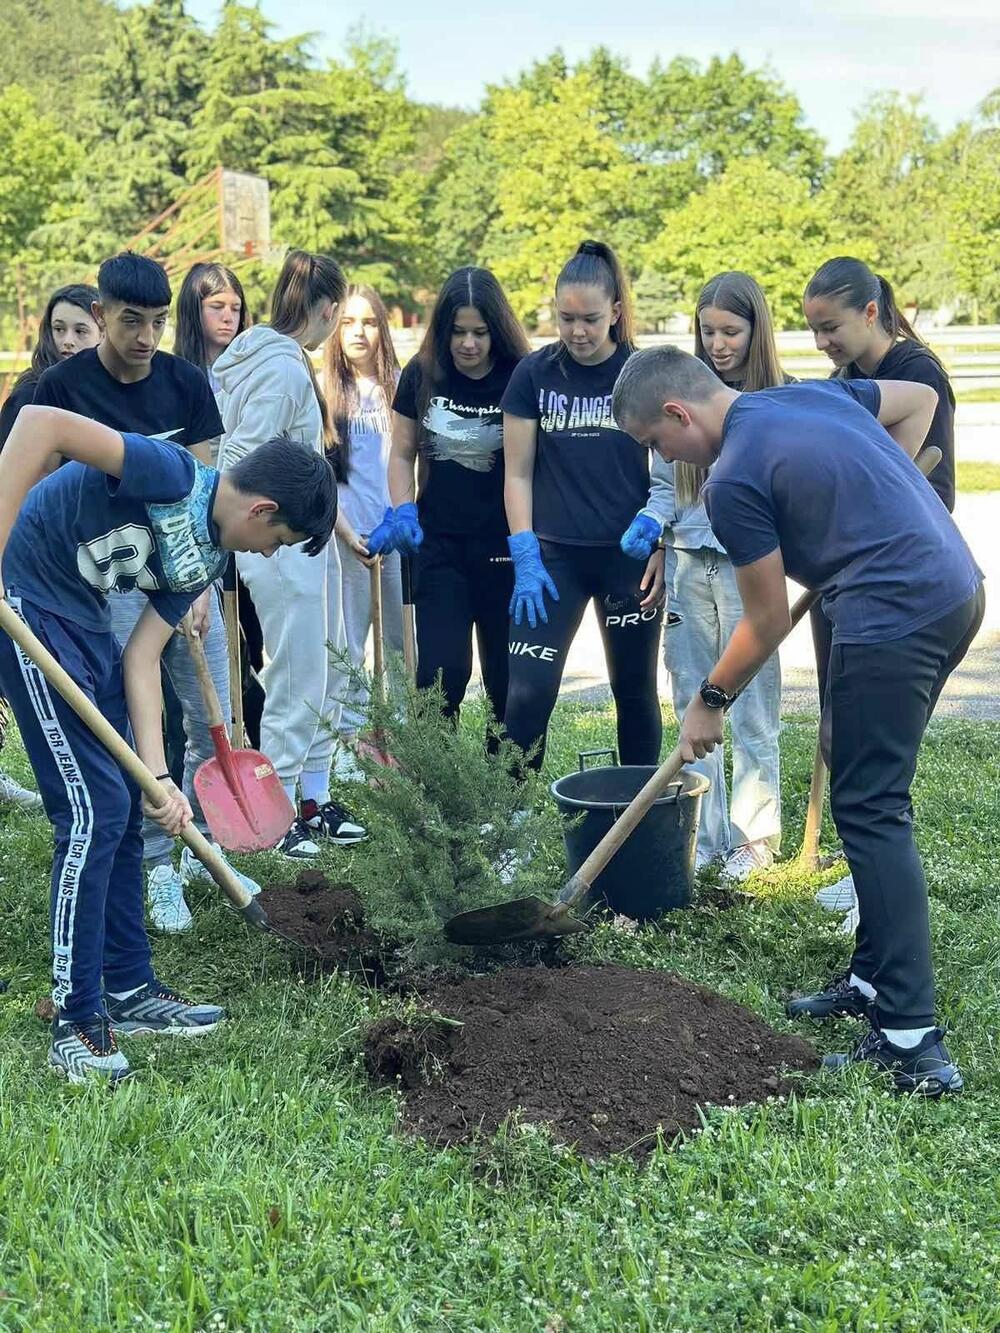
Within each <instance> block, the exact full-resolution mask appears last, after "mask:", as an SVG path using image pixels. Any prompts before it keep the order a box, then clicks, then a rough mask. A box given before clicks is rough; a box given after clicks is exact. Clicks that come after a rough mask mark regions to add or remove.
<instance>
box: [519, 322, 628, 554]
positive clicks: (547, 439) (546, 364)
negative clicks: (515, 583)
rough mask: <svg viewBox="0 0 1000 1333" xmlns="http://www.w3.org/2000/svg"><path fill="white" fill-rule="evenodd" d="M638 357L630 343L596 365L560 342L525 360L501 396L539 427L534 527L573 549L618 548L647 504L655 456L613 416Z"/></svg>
mask: <svg viewBox="0 0 1000 1333" xmlns="http://www.w3.org/2000/svg"><path fill="white" fill-rule="evenodd" d="M631 354H632V348H631V347H628V346H627V345H625V344H624V343H623V344H621V345H619V346H618V347H616V348H615V351H614V352H613V354H612V355H611V356H609V357H608V359H607V360H606V361H602V362H601V363H600V365H597V366H582V365H580V363H579V362H578V361H574V360H573V358H572V357H571V356H570V355H569V353H568V352H567V351H566V350H565V348H564V347H563V346H562V344H561V343H554V344H552V345H550V346H549V347H543V348H541V349H540V350H539V351H537V352H532V353H531V355H530V356H526V357H525V358H524V360H523V361H522V362H521V363H520V365H519V366H518V367H517V369H516V370H515V371H514V373H513V375H512V376H511V378H510V384H509V385H508V386H507V392H506V393H505V394H504V396H503V410H504V411H505V412H509V413H510V415H511V416H515V417H524V418H526V419H528V420H534V421H537V422H538V441H537V446H536V449H535V475H534V482H533V486H532V514H533V518H532V527H533V529H534V532H535V534H536V535H537V536H538V537H541V538H544V539H545V540H546V541H551V542H564V543H566V544H567V545H569V546H617V545H618V542H619V541H620V539H621V535H622V533H623V532H624V531H625V529H626V528H627V527H628V525H629V524H630V523H631V522H632V520H633V518H635V514H636V510H638V509H641V508H642V507H643V505H645V504H647V503H648V502H649V457H648V454H647V452H646V450H645V449H641V448H640V447H639V446H638V445H637V444H636V442H635V440H633V439H632V437H631V436H630V435H626V434H625V432H624V431H621V430H619V429H618V427H617V425H616V424H615V419H614V417H613V416H612V414H611V393H612V390H613V389H614V387H615V380H616V379H617V378H618V375H619V373H620V371H621V368H622V366H623V365H624V364H625V362H626V361H627V360H628V358H629V356H630V355H631Z"/></svg>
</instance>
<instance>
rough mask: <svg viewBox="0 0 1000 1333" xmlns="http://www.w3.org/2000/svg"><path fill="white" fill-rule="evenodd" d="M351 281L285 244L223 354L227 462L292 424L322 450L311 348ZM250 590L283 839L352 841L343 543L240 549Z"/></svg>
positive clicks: (304, 848)
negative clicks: (319, 550)
mask: <svg viewBox="0 0 1000 1333" xmlns="http://www.w3.org/2000/svg"><path fill="white" fill-rule="evenodd" d="M346 290H347V284H346V282H345V279H344V275H343V273H342V271H341V269H340V266H339V265H338V264H337V263H336V262H335V261H334V260H333V259H330V258H328V257H327V256H325V255H311V254H308V253H306V252H305V251H303V250H292V251H290V252H289V254H288V256H287V258H286V259H285V263H284V265H283V267H282V270H281V273H280V275H279V277H278V282H277V285H276V286H275V289H274V295H273V297H272V299H271V322H270V324H269V325H266V324H258V325H256V326H255V327H254V328H251V329H247V330H246V332H245V333H241V334H240V335H239V337H237V338H235V339H234V340H233V342H232V343H231V344H230V346H229V347H228V348H227V349H226V351H225V352H223V354H222V356H220V357H219V359H218V361H216V363H215V366H214V370H215V375H216V378H217V380H218V385H219V390H218V401H219V410H220V412H221V414H222V423H223V428H224V430H225V435H224V438H223V443H222V450H221V453H220V459H219V466H220V469H221V470H222V471H225V470H226V469H227V468H229V467H232V466H233V464H234V463H236V462H238V461H239V459H241V458H242V457H244V455H246V454H248V453H249V452H250V451H251V450H252V449H256V448H257V446H258V445H261V444H264V443H266V442H267V441H268V440H272V439H274V438H275V437H276V436H281V435H285V436H288V437H289V438H291V439H293V440H298V441H300V442H302V443H304V444H309V445H311V446H312V448H314V449H315V450H316V451H317V452H318V453H321V452H323V450H324V447H325V445H326V443H327V440H328V438H329V434H330V431H329V421H328V413H327V408H326V402H325V400H324V398H323V395H322V393H321V391H320V388H319V385H318V383H317V380H316V376H315V373H314V371H313V368H312V363H311V361H310V360H309V356H308V352H309V351H313V350H315V349H316V348H317V347H320V346H321V345H322V344H323V343H324V342H325V341H326V339H327V338H328V337H329V336H330V334H331V332H332V331H333V329H334V327H335V325H336V323H337V318H338V314H339V306H340V303H341V302H342V301H343V299H344V293H345V292H346ZM236 564H237V569H238V570H239V573H240V577H241V578H242V579H243V582H244V583H245V585H246V587H247V589H248V591H249V593H250V597H251V599H252V601H253V604H254V608H255V610H256V612H257V617H258V619H259V620H260V625H261V630H262V631H263V636H264V654H265V657H266V659H267V662H266V665H265V667H264V670H263V673H262V683H263V686H264V693H265V702H264V713H263V717H262V719H261V729H260V731H261V749H262V750H263V751H264V753H265V754H266V755H267V756H268V758H269V759H270V760H271V762H272V763H273V764H274V767H275V770H276V772H277V774H278V776H279V778H280V779H281V783H282V785H283V786H284V788H285V790H286V792H287V793H288V796H289V799H290V800H292V802H293V803H294V801H295V798H296V793H297V789H299V790H300V792H301V802H300V805H299V807H298V817H297V818H296V820H295V821H294V823H293V824H292V827H291V828H290V829H289V830H288V832H287V833H286V834H285V836H284V838H283V839H282V840H281V842H280V843H279V844H278V850H279V851H281V852H283V853H284V854H285V855H286V856H290V857H293V858H295V859H299V860H302V859H308V858H310V857H313V856H316V855H318V853H319V846H318V843H319V842H320V841H321V840H327V841H332V842H335V843H338V844H340V845H342V846H343V845H347V844H349V843H352V842H357V841H359V840H360V839H362V838H363V837H364V836H365V831H364V829H363V828H361V827H360V825H358V824H357V823H355V821H354V820H353V819H352V818H351V817H350V815H349V814H348V812H347V811H346V810H344V809H343V807H341V806H339V805H337V804H336V803H335V802H333V801H331V800H330V768H331V764H332V759H333V748H334V737H335V735H336V732H337V729H338V726H339V723H340V712H341V699H342V697H343V695H344V693H345V688H346V678H345V673H344V671H343V669H342V668H340V667H339V666H338V665H337V663H336V662H335V661H334V660H332V658H331V654H330V650H329V649H328V646H327V645H328V644H329V645H332V648H333V650H334V651H337V650H340V651H343V649H344V647H345V643H346V641H345V635H344V618H343V610H342V602H341V568H340V557H339V554H338V552H337V544H336V542H335V541H331V542H330V543H329V545H328V546H327V548H326V550H325V551H324V552H323V554H322V555H321V556H316V557H315V558H310V557H309V556H307V555H305V554H304V552H303V551H302V550H301V549H299V548H298V547H285V548H283V549H282V550H280V551H278V552H277V553H276V554H275V555H273V556H271V557H265V556H260V555H253V554H241V555H239V556H237V561H236Z"/></svg>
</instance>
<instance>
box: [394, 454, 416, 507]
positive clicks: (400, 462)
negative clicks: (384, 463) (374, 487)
mask: <svg viewBox="0 0 1000 1333" xmlns="http://www.w3.org/2000/svg"><path fill="white" fill-rule="evenodd" d="M414 459H415V455H414V454H413V453H411V452H410V451H409V450H408V449H403V448H401V447H399V446H398V445H397V444H396V443H395V442H393V446H392V451H391V452H390V454H389V499H390V500H391V502H392V506H393V508H394V509H398V508H399V506H400V505H405V504H412V503H413V501H414V500H415V499H416V498H417V489H416V485H415V484H414V479H413V464H414Z"/></svg>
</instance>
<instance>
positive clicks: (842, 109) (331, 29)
mask: <svg viewBox="0 0 1000 1333" xmlns="http://www.w3.org/2000/svg"><path fill="white" fill-rule="evenodd" d="M188 7H189V10H190V12H191V13H193V14H194V15H195V16H196V17H197V18H199V19H200V20H202V21H203V22H205V23H208V24H211V23H212V22H213V21H214V19H215V17H216V16H217V14H218V11H219V8H220V5H219V0H188ZM262 7H263V10H264V13H265V14H266V15H267V17H268V18H269V19H271V20H272V21H273V22H274V23H275V25H276V28H277V31H278V32H279V33H280V34H282V35H292V34H297V33H301V32H315V33H317V34H318V36H317V41H316V47H315V49H316V51H317V53H318V54H320V55H336V54H337V53H338V52H339V50H340V49H341V46H342V42H343V38H344V34H345V32H346V31H347V29H348V28H349V27H350V26H351V25H353V24H356V23H359V22H363V23H365V24H367V25H368V26H369V27H370V28H371V29H373V30H374V31H377V32H380V33H384V34H386V35H388V36H391V37H393V38H394V39H395V40H396V42H397V43H398V46H399V50H400V58H401V63H402V66H403V68H404V69H405V71H406V74H407V81H408V86H409V88H410V91H411V93H412V94H413V95H414V96H415V97H417V98H419V99H421V100H424V101H437V102H445V103H451V104H455V105H462V106H470V107H474V106H476V105H477V104H478V101H479V97H480V94H481V92H482V89H483V86H484V85H485V84H486V83H489V82H497V81H499V80H501V79H503V78H505V77H509V76H512V75H514V74H516V73H517V72H518V70H520V69H523V68H524V66H525V65H527V64H529V63H530V62H531V61H532V60H534V59H536V58H538V57H541V56H544V55H547V54H548V53H549V52H551V51H552V50H554V49H555V47H557V46H561V47H562V48H563V49H564V50H565V51H566V53H567V55H568V56H569V57H570V58H571V59H572V58H574V57H579V56H583V55H585V54H586V53H587V52H588V51H589V50H591V49H592V48H593V47H594V46H597V45H601V44H603V45H606V46H608V47H610V48H611V49H612V50H614V51H616V52H618V53H619V54H621V55H623V56H625V57H626V58H627V59H628V60H629V61H630V62H631V65H632V68H633V70H635V71H636V72H639V73H641V72H642V71H643V70H644V69H645V68H646V66H647V65H648V64H649V62H650V61H651V60H652V59H653V58H654V57H656V56H659V57H660V58H661V59H662V60H669V59H670V58H671V57H673V56H674V55H689V56H693V57H695V58H696V59H698V60H701V61H704V60H706V59H707V58H708V57H709V56H711V55H714V54H717V53H724V54H727V53H728V52H730V51H732V50H735V51H738V52H739V54H740V55H741V56H742V57H743V58H744V60H745V61H746V62H747V63H748V64H750V65H752V66H760V65H762V64H764V63H765V62H766V63H769V64H770V66H771V67H772V68H773V69H774V71H775V72H776V73H777V74H778V75H779V76H780V77H781V78H782V80H783V81H784V82H785V83H786V84H787V85H788V86H789V87H791V88H792V89H793V91H794V92H795V93H797V95H798V97H799V100H800V101H801V103H802V105H803V107H804V108H805V112H806V116H807V119H808V121H809V123H810V124H811V125H812V126H813V127H814V128H815V129H817V130H819V132H820V133H821V134H823V135H824V136H825V137H826V139H827V140H828V141H829V143H830V146H831V148H833V149H834V150H837V149H839V148H841V147H842V146H843V144H844V142H845V140H846V138H847V136H848V135H849V134H850V129H851V124H852V114H851V113H852V111H853V110H854V109H856V108H857V107H858V106H859V105H860V104H861V103H862V102H863V101H864V100H865V98H866V97H868V96H869V95H871V94H872V93H874V92H878V91H880V90H883V89H890V88H891V89H897V90H898V91H901V92H907V93H909V92H914V93H916V92H923V93H925V94H926V98H927V108H928V110H929V111H930V113H931V114H932V115H933V116H934V118H935V119H936V120H937V121H938V123H939V124H941V125H942V126H943V127H945V128H949V127H950V126H951V125H953V124H954V123H955V121H957V120H959V119H961V118H962V117H964V116H968V115H969V114H970V113H971V111H972V110H973V108H974V107H975V105H976V104H977V102H979V101H980V100H981V99H982V98H983V97H984V96H985V95H986V94H987V93H988V92H990V91H991V90H992V89H993V88H995V87H997V86H998V85H1000V4H998V3H997V2H996V0H839V2H838V0H828V3H826V4H820V3H817V0H801V3H798V4H796V0H786V2H785V3H781V4H779V3H774V2H773V0H763V2H762V3H755V0H695V2H694V3H686V4H679V3H677V0H660V3H657V2H656V0H633V2H632V3H631V4H627V3H621V2H620V0H619V3H616V4H611V3H608V0H603V2H599V0H576V3H574V4H568V3H564V2H563V0H495V3H494V4H491V5H484V4H475V3H466V4H464V5H463V4H462V3H460V2H459V3H456V0H448V2H447V3H445V0H423V3H421V2H420V0H379V3H378V4H377V5H372V4H366V3H359V2H358V0H335V2H334V3H331V0H263V5H262Z"/></svg>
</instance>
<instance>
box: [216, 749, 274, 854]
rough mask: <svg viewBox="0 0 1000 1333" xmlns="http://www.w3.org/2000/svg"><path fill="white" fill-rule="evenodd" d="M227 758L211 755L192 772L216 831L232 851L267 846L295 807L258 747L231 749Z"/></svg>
mask: <svg viewBox="0 0 1000 1333" xmlns="http://www.w3.org/2000/svg"><path fill="white" fill-rule="evenodd" d="M226 760H227V762H226V763H225V765H223V763H222V762H221V761H220V760H219V759H218V758H216V759H208V760H206V761H205V763H203V764H202V765H201V767H200V768H199V769H198V772H197V773H196V774H195V775H194V789H195V791H196V792H197V794H198V800H199V801H200V802H201V808H202V810H203V811H204V814H205V820H206V822H207V824H208V827H209V828H210V829H211V830H212V837H213V838H215V840H216V842H219V843H221V844H222V846H223V847H225V849H226V851H229V852H262V851H265V850H266V849H267V848H268V847H273V846H274V845H275V843H276V842H277V841H278V840H279V839H280V838H283V837H284V835H285V834H286V833H287V832H288V830H289V828H290V827H291V824H292V820H293V819H294V818H295V809H294V807H293V806H292V803H291V801H290V800H289V799H288V797H287V796H286V795H285V789H284V788H283V787H282V785H281V783H280V782H279V781H278V775H277V773H275V771H274V768H273V766H272V764H271V761H270V760H269V759H268V758H267V756H266V755H263V754H261V752H260V751H259V750H231V751H230V752H229V753H228V755H227V756H226Z"/></svg>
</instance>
